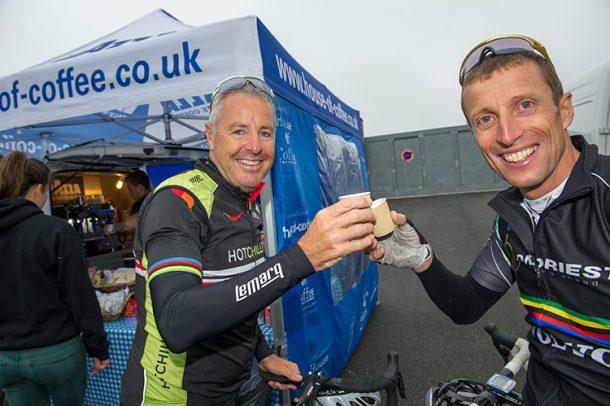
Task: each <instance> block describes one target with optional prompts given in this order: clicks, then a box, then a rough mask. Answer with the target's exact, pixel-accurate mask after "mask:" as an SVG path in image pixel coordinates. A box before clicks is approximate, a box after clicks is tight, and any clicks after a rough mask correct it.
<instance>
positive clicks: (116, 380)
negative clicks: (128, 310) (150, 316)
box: [84, 316, 136, 406]
mask: <svg viewBox="0 0 610 406" xmlns="http://www.w3.org/2000/svg"><path fill="white" fill-rule="evenodd" d="M104 330H106V334H108V341H109V342H110V348H109V352H110V365H108V367H107V368H106V369H104V370H103V371H102V372H100V373H98V374H97V375H95V376H93V377H89V378H87V389H86V390H85V403H84V404H85V405H86V406H105V405H108V406H117V405H118V404H119V394H120V392H121V377H122V376H123V371H125V368H126V367H127V360H128V359H129V351H130V350H131V343H132V342H133V337H134V335H135V334H136V318H135V317H123V316H121V317H119V318H118V319H117V320H114V321H107V322H105V323H104ZM87 367H88V369H89V370H90V371H91V370H92V369H93V363H92V361H91V358H88V357H87Z"/></svg>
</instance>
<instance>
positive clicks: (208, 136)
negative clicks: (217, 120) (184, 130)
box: [205, 123, 214, 152]
mask: <svg viewBox="0 0 610 406" xmlns="http://www.w3.org/2000/svg"><path fill="white" fill-rule="evenodd" d="M205 138H206V139H207V140H208V146H209V148H210V152H212V151H213V150H214V133H213V132H212V125H211V124H210V123H205Z"/></svg>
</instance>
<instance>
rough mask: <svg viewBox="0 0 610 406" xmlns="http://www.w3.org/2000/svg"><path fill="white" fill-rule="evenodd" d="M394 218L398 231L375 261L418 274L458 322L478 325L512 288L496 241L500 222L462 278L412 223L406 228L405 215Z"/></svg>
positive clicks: (381, 247) (506, 263) (384, 243)
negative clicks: (441, 259) (451, 269)
mask: <svg viewBox="0 0 610 406" xmlns="http://www.w3.org/2000/svg"><path fill="white" fill-rule="evenodd" d="M392 217H393V219H394V222H395V223H396V224H397V225H398V228H397V229H396V231H395V233H394V235H393V236H392V237H390V238H389V239H388V240H387V241H382V242H380V243H379V249H378V250H376V251H375V252H373V253H372V254H371V259H372V260H376V261H380V262H381V263H386V264H388V265H393V266H398V267H403V268H409V269H411V270H413V271H414V272H416V273H417V275H418V276H419V278H420V280H421V282H422V284H423V286H424V288H425V289H426V292H427V293H428V296H429V297H430V298H431V299H432V301H433V302H434V303H435V304H436V305H437V307H438V308H439V309H440V310H441V311H443V312H444V313H445V314H447V315H448V316H449V317H450V318H451V319H452V320H453V321H454V322H456V323H458V324H469V323H473V322H475V321H476V320H478V319H479V318H480V317H481V316H482V315H483V314H485V312H486V311H487V310H488V309H489V308H490V307H491V306H492V305H493V304H494V303H495V302H497V301H498V300H499V299H500V298H501V297H502V295H503V294H504V293H505V292H506V291H507V290H508V289H509V288H510V287H511V285H512V283H513V281H514V279H515V277H514V273H513V271H512V267H511V265H510V261H509V260H508V258H506V256H505V254H504V252H503V250H502V247H501V245H500V244H499V243H498V240H497V239H496V237H495V235H496V234H497V233H496V232H494V231H497V230H495V227H497V222H496V223H495V224H494V230H492V233H491V235H490V237H489V239H488V240H487V243H486V244H485V246H484V247H483V249H482V250H481V252H480V253H479V255H478V256H477V258H476V259H475V261H474V263H473V265H472V267H471V268H470V270H469V271H468V273H467V274H466V276H461V275H457V274H454V273H452V272H451V271H449V270H448V269H447V268H446V267H445V266H444V265H443V264H442V263H441V262H440V261H439V260H438V258H436V256H435V255H432V254H431V252H432V247H431V246H430V245H429V244H428V243H427V242H426V241H425V239H424V238H423V236H422V235H421V233H419V231H418V230H417V229H416V228H415V227H414V226H413V224H412V223H409V224H406V223H407V221H406V217H405V216H404V215H402V214H398V213H396V212H392Z"/></svg>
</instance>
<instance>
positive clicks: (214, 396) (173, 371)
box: [121, 162, 314, 405]
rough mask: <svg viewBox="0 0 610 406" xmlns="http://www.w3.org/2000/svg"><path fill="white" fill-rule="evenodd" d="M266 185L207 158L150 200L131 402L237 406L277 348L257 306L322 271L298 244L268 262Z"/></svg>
mask: <svg viewBox="0 0 610 406" xmlns="http://www.w3.org/2000/svg"><path fill="white" fill-rule="evenodd" d="M259 191H260V189H259V190H257V191H255V192H253V193H252V194H246V193H243V192H241V191H240V190H239V189H238V188H235V187H234V186H232V185H230V184H229V183H228V182H227V181H226V180H225V179H224V178H223V177H222V176H221V175H220V174H219V173H218V171H217V169H216V168H215V166H214V165H213V164H212V163H211V162H206V163H197V165H196V167H195V169H193V170H191V171H187V172H184V173H182V174H179V175H177V176H174V177H172V178H170V179H168V180H167V181H165V182H163V183H162V184H161V185H159V186H158V187H157V188H156V189H155V190H154V192H153V193H150V194H149V197H147V199H146V201H145V203H144V205H143V208H142V210H141V213H140V220H139V224H138V231H137V237H136V245H135V252H136V256H137V257H138V259H139V260H140V263H141V267H142V271H140V272H139V275H140V276H139V277H138V279H137V281H136V282H137V283H136V301H137V303H138V306H137V314H136V317H137V318H138V326H137V330H136V335H135V338H134V343H133V346H132V350H131V354H130V358H129V363H128V367H127V370H126V372H125V374H124V376H123V381H122V385H121V402H122V403H123V404H125V405H132V404H133V405H135V404H141V403H142V399H144V403H145V404H156V403H163V404H176V405H194V404H205V405H214V404H227V403H228V402H230V401H231V400H232V399H233V398H234V397H235V396H236V394H237V392H238V391H239V388H240V386H241V385H242V383H243V382H244V381H245V380H246V379H247V378H248V376H249V373H250V369H251V364H252V358H253V356H256V357H257V359H259V360H260V359H262V358H264V357H266V356H268V355H270V354H271V352H270V350H269V348H268V346H267V345H266V343H265V341H264V338H263V336H262V333H261V331H260V328H259V327H258V323H257V320H256V316H257V313H258V312H259V311H260V310H261V309H262V308H263V307H264V306H266V305H268V304H269V303H270V302H272V301H273V300H274V299H276V298H278V297H279V296H281V294H283V293H284V292H285V291H286V290H287V289H288V288H290V287H291V286H293V285H294V284H296V283H298V282H299V281H300V280H302V279H303V278H305V277H307V276H309V275H310V274H312V273H313V272H314V269H313V267H312V265H311V263H310V262H309V260H308V259H307V257H306V256H305V254H304V253H303V252H302V251H301V249H300V248H299V247H298V245H294V246H293V247H291V248H288V249H287V250H284V251H282V252H281V253H279V254H278V255H276V256H275V257H273V258H270V259H268V260H267V261H265V260H264V248H263V228H262V227H263V224H262V216H261V211H260V207H259V205H258V204H257V203H256V200H255V199H256V196H257V195H258V192H259Z"/></svg>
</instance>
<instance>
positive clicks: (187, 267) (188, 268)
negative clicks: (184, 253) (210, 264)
mask: <svg viewBox="0 0 610 406" xmlns="http://www.w3.org/2000/svg"><path fill="white" fill-rule="evenodd" d="M202 268H203V266H202V264H201V262H200V261H197V260H196V259H193V258H185V257H174V258H166V259H163V260H161V261H157V262H155V263H154V264H152V265H151V266H149V267H148V269H147V272H148V280H149V281H150V280H151V279H152V278H154V277H155V276H157V275H161V274H164V273H167V272H190V273H192V274H195V275H197V276H198V277H200V278H201V276H202Z"/></svg>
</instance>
